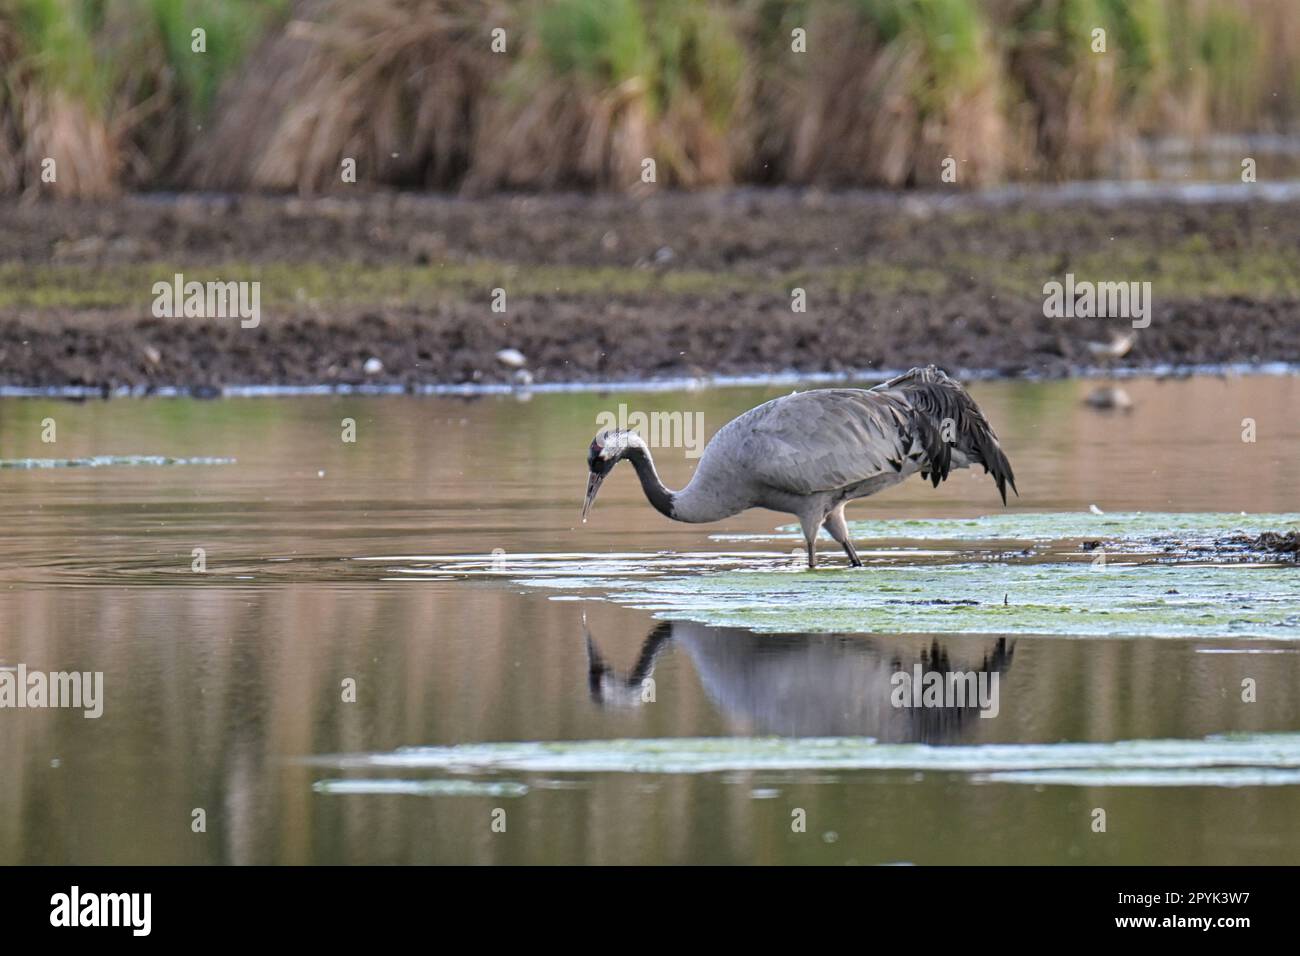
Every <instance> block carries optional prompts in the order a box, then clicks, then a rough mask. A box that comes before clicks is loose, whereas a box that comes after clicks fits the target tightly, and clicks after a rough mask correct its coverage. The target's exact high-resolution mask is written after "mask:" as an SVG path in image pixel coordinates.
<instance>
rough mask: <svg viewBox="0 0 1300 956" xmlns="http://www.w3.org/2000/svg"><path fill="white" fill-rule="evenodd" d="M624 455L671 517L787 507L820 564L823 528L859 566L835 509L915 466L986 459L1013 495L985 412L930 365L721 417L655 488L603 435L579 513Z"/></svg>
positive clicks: (614, 438) (636, 454)
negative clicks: (691, 466)
mask: <svg viewBox="0 0 1300 956" xmlns="http://www.w3.org/2000/svg"><path fill="white" fill-rule="evenodd" d="M623 459H627V460H628V461H630V462H631V463H632V467H633V468H635V469H636V473H637V477H638V478H640V480H641V488H642V489H643V490H644V491H645V496H646V498H648V499H649V500H650V504H652V505H654V507H655V508H656V509H657V510H658V511H659V512H660V513H661V514H664V515H666V516H667V517H669V518H672V519H673V520H674V521H687V522H692V523H698V522H705V521H719V520H721V519H723V518H729V517H731V516H732V515H735V514H739V513H740V512H742V511H745V510H747V509H749V508H767V509H768V510H771V511H779V512H783V513H786V514H792V515H795V516H796V517H797V518H798V519H799V524H800V526H801V527H802V529H803V536H804V539H805V540H806V541H807V542H808V567H810V568H815V567H816V566H817V533H818V531H819V530H820V529H821V528H825V529H826V530H827V531H828V532H829V533H830V536H831V537H832V538H834V539H835V540H836V541H837V542H839V544H840V546H841V547H843V548H844V551H845V553H846V554H847V555H848V556H849V563H850V564H852V565H853V566H854V567H861V566H862V562H861V561H860V560H859V559H858V553H857V551H856V550H855V549H854V547H853V542H852V541H851V540H850V539H849V531H848V527H847V526H846V525H845V523H844V506H845V504H847V503H848V502H850V501H852V500H853V499H854V498H864V497H866V496H867V495H873V494H875V493H876V492H877V491H881V490H883V489H885V488H888V487H890V486H891V485H896V484H898V483H899V482H900V481H902V480H903V479H905V478H908V477H910V476H911V475H914V474H920V475H921V477H922V478H928V479H929V480H930V482H931V483H932V484H933V485H934V486H935V487H936V488H937V487H938V486H939V482H941V481H943V480H944V479H946V478H947V477H948V472H949V471H950V470H951V469H953V468H966V467H968V466H970V465H973V464H976V465H983V466H984V471H985V473H987V474H991V475H992V476H993V480H994V482H996V484H997V487H998V491H999V493H1000V494H1001V495H1002V503H1003V504H1006V501H1007V486H1008V485H1010V486H1011V490H1012V491H1015V492H1016V494H1017V495H1018V494H1019V492H1018V491H1016V479H1015V475H1014V474H1013V473H1012V471H1011V463H1010V462H1008V461H1007V456H1006V455H1005V454H1003V452H1002V447H1001V446H1000V445H999V444H998V439H997V436H996V435H994V434H993V428H992V427H991V426H990V425H989V423H988V420H987V419H986V418H985V417H984V413H983V412H981V411H980V410H979V407H978V406H977V405H976V404H975V401H974V400H973V399H972V398H971V397H970V395H969V394H968V393H967V392H966V389H964V388H962V386H961V384H960V383H959V382H957V381H955V380H954V379H952V378H949V377H948V376H947V375H946V374H945V373H944V372H942V371H941V370H939V369H937V368H935V367H934V366H933V365H930V366H927V367H925V368H914V369H912V370H911V371H910V372H907V373H905V374H903V375H899V376H898V377H897V378H892V379H890V380H889V381H887V382H883V383H881V384H880V385H877V386H876V387H875V388H870V389H861V388H827V389H817V390H815V391H811V392H795V393H794V394H792V395H786V396H783V397H781V398H775V399H773V400H772V401H770V402H765V403H764V404H762V405H759V406H757V407H756V408H751V409H750V410H749V411H747V412H745V413H744V414H742V415H739V416H737V417H736V418H734V419H732V420H731V421H729V422H728V423H727V424H725V425H723V426H722V428H720V429H718V432H717V434H715V435H714V436H713V438H712V439H711V440H710V441H709V444H708V445H707V447H705V449H704V454H703V455H702V456H701V458H700V463H699V465H698V467H697V468H696V469H695V474H694V475H693V476H692V478H691V480H690V483H689V484H687V486H686V487H685V488H683V489H682V490H681V491H672V490H671V489H669V488H667V487H665V486H664V483H663V482H662V481H661V480H660V479H659V474H658V472H656V471H655V466H654V460H653V459H652V458H651V456H650V449H649V448H648V447H647V446H646V443H645V441H644V440H643V439H642V438H641V436H640V435H638V434H637V433H636V432H633V431H627V430H619V429H612V430H606V431H602V432H600V433H599V434H598V435H596V437H595V438H594V439H593V440H592V442H591V447H590V449H589V450H588V453H587V466H588V468H589V469H590V475H589V477H588V479H587V498H586V501H585V502H584V503H583V506H582V520H583V521H584V522H585V521H586V520H587V515H588V514H589V513H590V511H591V505H592V502H593V501H595V500H596V492H597V491H599V490H600V485H601V482H603V481H604V480H605V477H606V476H607V475H608V474H609V473H610V471H612V470H613V468H614V466H615V465H617V464H618V463H619V462H620V461H622V460H623Z"/></svg>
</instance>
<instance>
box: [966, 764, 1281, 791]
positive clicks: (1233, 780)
mask: <svg viewBox="0 0 1300 956" xmlns="http://www.w3.org/2000/svg"><path fill="white" fill-rule="evenodd" d="M976 782H977V783H1025V784H1032V785H1033V786H1037V787H1294V786H1300V770H1289V769H1276V768H1273V767H1205V768H1198V769H1192V770H1183V769H1175V770H1164V769H1161V770H1131V769H1123V770H1115V769H1111V768H1100V769H1098V768H1094V769H1084V770H1013V771H1007V772H999V773H990V774H981V775H979V776H978V777H976Z"/></svg>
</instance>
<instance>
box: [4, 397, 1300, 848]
mask: <svg viewBox="0 0 1300 956" xmlns="http://www.w3.org/2000/svg"><path fill="white" fill-rule="evenodd" d="M1092 387H1094V386H1093V384H1092V383H1085V382H1044V383H1010V382H985V383H980V384H978V385H976V386H974V388H973V390H974V392H975V394H976V397H977V399H978V400H979V401H980V402H981V404H982V405H983V406H984V407H985V408H986V410H987V411H988V413H989V415H990V416H991V417H992V419H993V421H994V422H995V424H996V425H997V427H998V430H999V432H1000V434H1001V435H1002V438H1003V441H1004V444H1005V445H1006V446H1007V448H1008V450H1009V452H1010V454H1011V457H1012V460H1013V462H1014V464H1015V466H1016V471H1017V479H1018V484H1019V486H1020V488H1021V492H1022V497H1021V498H1019V499H1013V500H1012V503H1011V507H1010V508H1009V509H1007V511H1006V512H1003V510H1002V508H1001V506H1000V504H999V503H998V501H997V496H996V491H995V490H994V488H993V486H992V484H991V482H989V481H988V479H987V478H986V477H984V476H983V475H979V476H971V475H969V474H968V473H964V472H963V473H958V474H956V475H955V476H954V478H953V479H952V480H950V481H949V482H948V483H947V484H945V485H944V486H943V487H942V488H940V489H939V490H937V491H936V490H932V489H930V488H929V486H928V485H925V484H923V483H922V482H920V481H914V482H911V483H908V484H907V485H905V486H901V487H899V488H895V489H893V490H891V491H889V492H886V493H884V494H882V495H880V496H877V497H875V498H872V499H870V500H869V501H865V502H859V503H858V504H857V505H855V506H851V507H850V509H849V514H850V517H852V518H854V519H856V520H858V521H859V522H861V523H860V525H858V526H857V528H856V531H857V533H858V534H859V535H860V536H861V538H862V539H863V544H862V546H861V547H862V551H863V556H864V560H867V561H868V567H867V568H866V569H864V571H863V572H862V573H860V574H857V575H855V574H853V573H850V572H847V571H844V570H841V567H842V563H843V562H842V557H841V556H840V555H839V554H838V553H836V549H835V547H834V545H833V544H832V543H830V542H824V543H823V545H822V553H823V554H824V555H826V556H827V559H828V560H827V564H828V565H829V566H830V567H829V568H828V569H827V570H824V571H818V572H815V573H809V572H802V571H798V570H796V564H795V561H794V560H793V556H792V554H791V552H792V550H793V549H794V547H795V542H794V541H793V540H791V539H790V538H789V537H788V536H787V534H786V532H784V531H782V530H781V529H782V528H783V527H784V526H787V525H788V519H787V518H785V517H784V516H780V515H773V514H768V513H763V512H753V513H750V514H746V515H743V516H739V517H737V518H735V519H732V520H730V521H727V522H722V523H719V524H718V525H711V526H694V527H692V526H685V525H676V524H673V523H671V522H668V521H666V520H665V519H663V518H662V517H660V516H659V515H658V514H656V513H655V512H654V511H653V510H652V509H651V508H650V507H649V506H648V505H647V504H646V503H645V502H644V500H642V499H641V497H640V492H639V489H638V488H637V486H636V482H635V480H634V478H633V476H632V473H631V471H630V469H626V468H625V467H624V468H621V469H620V470H619V472H617V473H616V474H615V475H614V476H613V477H611V479H610V480H609V481H608V482H606V484H605V487H604V489H603V490H602V492H601V497H600V499H599V500H598V502H597V504H596V507H595V509H594V511H593V515H592V520H591V522H590V523H589V524H587V525H585V526H583V525H581V524H580V523H579V521H578V513H579V509H580V505H581V498H582V493H583V490H584V486H585V475H584V465H583V456H584V453H585V448H586V445H587V443H588V442H589V441H590V438H591V435H592V433H593V432H594V431H595V422H596V415H597V414H598V413H600V412H602V411H615V412H616V411H617V408H618V405H619V403H625V404H627V406H628V407H629V409H633V410H642V411H646V412H650V411H655V410H679V411H689V412H701V413H702V414H703V415H704V420H705V425H706V430H707V431H708V432H712V431H713V430H714V429H716V428H717V427H718V426H719V425H721V424H722V423H723V422H724V421H726V420H727V419H728V418H730V417H731V416H732V415H734V414H736V413H738V412H740V411H742V410H744V409H746V408H748V407H750V406H752V405H753V404H755V403H757V402H758V401H761V400H763V399H764V398H767V397H770V395H771V394H774V393H773V392H772V391H770V390H765V389H762V388H734V389H710V390H697V391H681V392H664V391H647V392H643V393H637V392H618V393H614V394H601V393H576V394H549V395H538V396H534V397H533V398H532V399H531V400H528V401H521V400H518V399H516V398H513V397H510V396H492V397H484V398H478V399H472V400H471V399H464V398H452V397H419V398H402V397H395V396H390V397H361V396H346V397H345V396H333V397H331V396H315V397H301V398H273V399H272V398H246V399H235V400H226V401H220V402H199V401H191V400H185V399H155V400H147V401H134V400H119V401H112V402H88V403H73V402H60V401H49V400H37V399H24V400H17V399H9V400H4V401H0V459H3V460H4V462H5V463H6V464H9V465H20V464H23V463H28V464H30V462H31V461H32V460H38V459H39V460H44V461H46V462H47V463H49V462H55V463H59V462H72V461H90V462H98V463H99V464H100V467H53V468H35V467H32V468H22V467H6V468H0V526H2V527H3V536H4V540H3V547H2V548H0V666H17V665H19V664H22V665H25V666H26V667H27V669H28V670H29V671H34V670H43V671H64V670H74V669H75V670H79V671H91V672H93V671H102V672H103V674H104V698H105V700H104V712H103V715H102V716H101V717H100V718H98V719H86V718H84V717H83V716H82V713H81V712H80V711H73V710H67V709H61V710H55V709H45V710H39V709H22V710H17V709H4V710H0V722H2V723H3V724H4V727H3V733H0V767H2V768H3V772H2V773H0V862H3V863H20V862H21V863H37V862H39V863H218V862H221V863H254V862H269V863H343V862H353V863H380V862H384V863H404V862H476V863H488V862H508V863H542V862H588V863H640V862H649V863H664V862H720V863H735V862H772V863H781V862H785V863H814V862H819V863H844V862H855V863H864V864H866V863H897V862H913V863H939V862H951V863H972V862H1018V863H1047V862H1090V863H1103V862H1106V863H1137V862H1149V863H1179V864H1192V863H1211V862H1213V863H1294V862H1296V861H1297V859H1298V858H1300V813H1297V810H1298V809H1300V789H1297V782H1298V778H1300V742H1298V740H1297V737H1296V736H1295V734H1296V732H1297V731H1300V699H1297V697H1296V694H1295V688H1296V687H1297V685H1298V684H1300V624H1298V623H1297V622H1296V620H1295V618H1294V617H1293V614H1294V613H1295V605H1296V604H1297V602H1300V576H1297V575H1300V571H1297V570H1296V569H1294V568H1279V567H1277V566H1275V565H1274V566H1259V565H1260V563H1261V562H1259V561H1258V560H1255V559H1254V558H1253V557H1252V558H1245V557H1240V556H1238V557H1234V558H1231V559H1222V560H1221V557H1222V556H1220V555H1218V554H1217V553H1215V552H1188V551H1187V550H1186V549H1183V550H1182V552H1181V553H1180V552H1179V550H1178V549H1175V550H1173V551H1168V550H1166V547H1167V546H1168V542H1170V541H1179V542H1184V543H1185V544H1186V545H1187V546H1188V547H1194V546H1199V545H1203V544H1204V543H1205V542H1207V541H1212V540H1214V539H1215V538H1216V537H1220V536H1222V534H1223V533H1226V529H1231V528H1238V527H1240V528H1241V529H1242V530H1250V529H1252V528H1255V527H1256V526H1262V525H1263V524H1267V523H1270V522H1273V521H1278V522H1282V523H1284V524H1285V523H1286V522H1288V521H1293V520H1294V516H1295V514H1296V513H1297V512H1300V500H1298V498H1297V494H1296V492H1295V473H1296V466H1297V465H1298V464H1300V422H1298V421H1297V419H1296V417H1295V414H1294V409H1295V408H1296V407H1297V405H1298V404H1300V379H1297V378H1295V377H1285V376H1260V377H1235V378H1228V379H1216V378H1208V377H1206V378H1194V379H1189V380H1178V381H1165V382H1157V381H1152V380H1134V381H1126V383H1125V388H1126V389H1127V390H1128V391H1129V393H1130V395H1131V396H1132V397H1133V399H1134V402H1135V408H1134V410H1133V411H1132V412H1131V413H1129V414H1123V413H1119V414H1107V413H1099V412H1096V411H1093V410H1090V409H1087V408H1085V407H1084V406H1083V405H1082V397H1083V395H1084V394H1086V392H1087V391H1088V390H1090V389H1091V388H1092ZM787 388H788V387H787ZM51 418H52V419H54V423H55V426H56V429H57V431H56V434H57V441H56V442H54V443H53V444H48V443H44V442H42V441H41V435H42V431H43V430H44V429H45V428H46V423H45V420H46V419H51ZM349 418H350V419H354V420H355V423H356V438H357V440H356V442H355V443H345V442H344V441H342V440H341V436H342V434H343V431H344V427H345V425H344V420H345V419H349ZM1244 418H1252V419H1254V421H1255V428H1256V433H1257V439H1258V440H1257V441H1255V442H1253V443H1247V442H1243V441H1242V428H1243V424H1242V420H1243V419H1244ZM106 456H120V457H118V458H106ZM133 456H157V457H150V458H140V457H133ZM656 457H657V460H658V462H659V466H660V470H661V472H662V473H663V475H664V477H665V480H666V481H667V482H668V483H669V484H670V485H680V484H683V483H685V481H686V480H687V478H688V477H689V474H690V471H691V468H692V463H691V461H690V460H688V459H687V458H686V456H685V453H684V451H683V450H682V449H672V448H667V449H663V450H660V451H658V452H657V455H656ZM230 459H233V461H230ZM1090 505H1095V506H1097V508H1098V509H1099V510H1101V511H1102V512H1104V515H1102V516H1097V515H1094V514H1093V513H1092V512H1091V511H1090V510H1089V506H1090ZM1137 512H1141V513H1142V517H1140V518H1139V517H1128V516H1129V515H1134V514H1135V513H1137ZM1242 512H1246V514H1245V515H1244V516H1243V515H1242V514H1241V513H1242ZM1045 514H1046V515H1049V516H1051V515H1059V516H1060V517H1055V518H1053V517H1042V515H1045ZM1004 515H1005V517H1004ZM1259 515H1276V516H1279V517H1277V518H1265V519H1261V518H1259V517H1257V516H1259ZM981 516H991V517H989V518H988V519H987V520H984V521H972V520H971V519H976V518H980V517H981ZM1121 516H1122V517H1121ZM914 519H931V520H930V521H928V522H927V521H922V522H916V521H915V520H914ZM1094 522H1095V523H1094ZM1094 529H1095V530H1096V534H1097V536H1098V537H1100V538H1105V539H1106V540H1107V542H1108V543H1107V544H1106V545H1105V548H1109V549H1111V550H1110V553H1109V554H1108V557H1107V567H1106V568H1104V569H1100V570H1093V562H1094V561H1095V552H1091V551H1083V550H1082V549H1081V547H1080V541H1081V540H1084V539H1087V538H1089V537H1091V536H1092V533H1093V532H1094ZM1126 529H1127V530H1128V531H1130V532H1131V535H1130V536H1129V537H1128V538H1127V539H1125V538H1124V534H1125V530H1126ZM1279 530H1280V529H1279ZM200 548H201V549H203V551H202V560H203V562H205V565H206V570H204V571H201V572H200V571H196V570H194V566H195V563H196V562H197V561H199V560H200V559H199V557H198V556H196V553H195V549H200ZM868 552H869V553H868ZM1198 555H1199V556H1198ZM1174 558H1177V559H1178V560H1172V559H1174ZM1152 562H1158V563H1152ZM891 581H892V582H896V584H893V585H891V584H890V582H891ZM1170 582H1172V587H1170V586H1166V585H1168V584H1170ZM1170 590H1173V591H1176V592H1177V593H1176V594H1168V593H1167V592H1168V591H1170ZM1004 594H1005V595H1006V599H1007V604H1006V605H1003V604H1001V603H1000V601H1001V599H1002V596H1003V595H1004ZM1144 605H1150V606H1144ZM1053 606H1055V607H1057V608H1058V609H1059V610H1058V612H1057V613H1056V614H1055V615H1054V616H1052V615H1051V614H1049V611H1048V610H1046V609H1050V608H1051V607H1053ZM737 608H740V609H741V611H742V612H743V613H739V612H737ZM1031 610H1032V613H1030V612H1031ZM1107 616H1109V618H1110V619H1109V620H1107ZM1098 620H1101V621H1102V623H1101V624H1100V625H1099V624H1098V623H1097V621H1098ZM741 621H743V623H739V622H741ZM708 624H723V625H725V626H714V627H710V626H707V625H708ZM917 665H920V666H921V668H922V670H940V671H943V670H947V671H953V670H970V671H975V672H979V673H983V674H984V675H985V676H986V678H989V679H991V677H992V675H994V674H996V676H997V680H998V690H999V694H998V709H997V714H996V716H992V717H988V718H985V717H982V716H981V712H982V711H981V709H980V707H978V706H974V705H972V704H971V702H967V704H966V705H964V706H958V705H953V706H945V707H933V708H898V707H895V706H893V704H892V702H891V700H890V693H891V690H892V686H893V685H891V683H890V681H891V678H892V677H893V675H895V674H897V673H899V672H900V671H906V672H908V673H911V672H912V669H913V668H914V667H915V666H917ZM647 678H649V679H650V680H652V681H653V684H646V683H645V680H646V679H647ZM1247 679H1249V680H1250V681H1253V682H1254V687H1255V697H1256V699H1255V701H1254V702H1253V703H1245V702H1243V701H1242V699H1241V698H1242V682H1243V680H1247ZM350 681H354V682H355V698H356V699H355V702H348V701H345V700H344V697H345V694H346V693H347V690H346V687H345V682H350ZM347 686H350V685H347ZM648 688H652V689H653V695H652V696H653V698H654V699H653V700H652V701H651V700H647V699H646V697H647V696H648V694H647V690H648ZM1097 809H1102V810H1104V811H1105V813H1106V822H1107V829H1106V832H1105V833H1095V832H1093V829H1092V827H1093V821H1094V819H1095V813H1094V811H1095V810H1097ZM200 810H201V811H203V812H202V814H201V817H202V819H203V822H204V823H205V825H206V829H205V830H204V832H195V820H196V819H197V818H198V817H197V816H196V811H200ZM799 811H802V817H803V819H804V820H805V821H806V825H805V827H804V832H794V831H793V830H792V822H793V821H795V820H796V818H797V817H799V816H800V814H799ZM494 820H496V821H500V820H504V821H505V832H494V830H493V823H494Z"/></svg>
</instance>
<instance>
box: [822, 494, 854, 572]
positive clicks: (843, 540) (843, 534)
mask: <svg viewBox="0 0 1300 956" xmlns="http://www.w3.org/2000/svg"><path fill="white" fill-rule="evenodd" d="M822 526H823V527H824V528H825V529H826V530H827V531H829V532H830V536H831V537H832V538H834V539H835V540H836V541H838V542H839V543H840V547H842V548H843V549H844V553H845V554H847V555H848V556H849V564H850V565H852V566H853V567H855V568H860V567H862V561H861V560H860V559H859V558H858V552H857V549H856V548H854V547H853V539H852V538H850V537H849V526H848V525H846V524H845V523H844V505H840V506H838V507H837V508H835V509H834V510H833V511H832V512H831V513H830V514H828V515H827V516H826V520H825V521H824V522H823V523H822Z"/></svg>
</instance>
